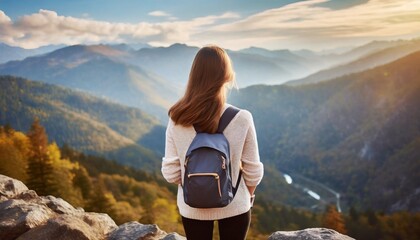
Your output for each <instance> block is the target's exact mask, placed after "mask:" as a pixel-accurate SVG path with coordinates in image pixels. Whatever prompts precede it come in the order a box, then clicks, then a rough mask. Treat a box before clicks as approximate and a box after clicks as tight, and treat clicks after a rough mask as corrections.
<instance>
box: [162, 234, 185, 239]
mask: <svg viewBox="0 0 420 240" xmlns="http://www.w3.org/2000/svg"><path fill="white" fill-rule="evenodd" d="M186 239H187V238H186V237H183V236H181V235H179V234H178V233H169V234H168V235H166V236H165V237H164V238H162V240H186Z"/></svg>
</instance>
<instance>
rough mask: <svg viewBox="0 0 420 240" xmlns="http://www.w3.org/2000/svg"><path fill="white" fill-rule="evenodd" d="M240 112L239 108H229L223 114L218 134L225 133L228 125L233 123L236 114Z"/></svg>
mask: <svg viewBox="0 0 420 240" xmlns="http://www.w3.org/2000/svg"><path fill="white" fill-rule="evenodd" d="M239 111H240V109H239V108H237V107H233V106H229V107H228V108H227V109H226V110H225V111H224V112H223V114H222V116H221V117H220V120H219V127H218V128H217V132H218V133H223V131H224V130H225V128H226V127H227V125H229V123H230V122H231V121H232V119H233V118H234V117H235V116H236V114H237V113H238V112H239Z"/></svg>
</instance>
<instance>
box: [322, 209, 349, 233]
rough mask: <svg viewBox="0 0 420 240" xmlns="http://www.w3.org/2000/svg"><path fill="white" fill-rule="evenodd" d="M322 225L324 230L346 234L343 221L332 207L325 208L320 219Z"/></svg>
mask: <svg viewBox="0 0 420 240" xmlns="http://www.w3.org/2000/svg"><path fill="white" fill-rule="evenodd" d="M322 225H323V226H324V227H326V228H330V229H334V230H336V231H337V232H340V233H342V234H346V232H347V230H346V226H345V223H344V219H343V217H342V216H341V214H340V213H339V212H338V211H337V210H336V208H335V206H334V205H329V206H327V210H326V212H325V213H324V216H323V219H322Z"/></svg>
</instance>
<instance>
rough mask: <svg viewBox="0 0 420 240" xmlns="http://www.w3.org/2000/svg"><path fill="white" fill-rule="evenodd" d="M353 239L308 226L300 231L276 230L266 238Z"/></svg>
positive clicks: (306, 239) (287, 239) (294, 239)
mask: <svg viewBox="0 0 420 240" xmlns="http://www.w3.org/2000/svg"><path fill="white" fill-rule="evenodd" d="M318 239H319V240H352V239H353V240H354V238H351V237H349V236H347V235H343V234H341V233H338V232H336V231H334V230H331V229H327V228H308V229H304V230H300V231H288V232H286V231H278V232H275V233H273V234H271V236H270V237H269V238H268V240H318Z"/></svg>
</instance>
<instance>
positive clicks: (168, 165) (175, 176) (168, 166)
mask: <svg viewBox="0 0 420 240" xmlns="http://www.w3.org/2000/svg"><path fill="white" fill-rule="evenodd" d="M172 128H173V122H172V120H171V119H169V123H168V127H167V128H166V141H165V156H164V157H163V158H162V169H161V171H162V175H163V177H164V178H165V179H166V181H168V182H169V183H176V184H181V164H180V160H179V156H178V153H177V150H176V146H175V142H174V140H173V137H172Z"/></svg>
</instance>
